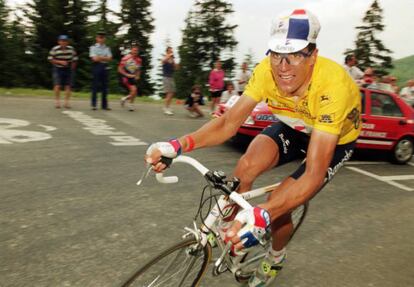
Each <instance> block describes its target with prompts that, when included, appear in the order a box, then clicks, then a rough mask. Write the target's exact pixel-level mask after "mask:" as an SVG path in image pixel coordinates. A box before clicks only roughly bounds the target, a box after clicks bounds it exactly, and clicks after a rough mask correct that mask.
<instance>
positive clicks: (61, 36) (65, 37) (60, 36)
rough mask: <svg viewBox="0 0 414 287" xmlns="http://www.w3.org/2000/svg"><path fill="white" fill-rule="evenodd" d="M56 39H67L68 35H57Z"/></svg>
mask: <svg viewBox="0 0 414 287" xmlns="http://www.w3.org/2000/svg"><path fill="white" fill-rule="evenodd" d="M58 40H66V41H67V40H69V37H68V35H59V37H58Z"/></svg>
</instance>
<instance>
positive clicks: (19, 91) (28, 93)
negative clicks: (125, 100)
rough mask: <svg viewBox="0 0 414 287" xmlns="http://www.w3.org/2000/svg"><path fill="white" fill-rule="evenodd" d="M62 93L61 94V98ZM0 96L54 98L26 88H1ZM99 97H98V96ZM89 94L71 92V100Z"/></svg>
mask: <svg viewBox="0 0 414 287" xmlns="http://www.w3.org/2000/svg"><path fill="white" fill-rule="evenodd" d="M63 95H64V92H63V91H62V92H61V96H63ZM0 96H8V97H41V98H54V94H53V91H52V90H46V89H28V88H10V89H9V88H1V87H0ZM99 96H100V95H99ZM122 96H124V95H123V94H109V96H108V99H110V100H119V99H120V98H121V97H122ZM90 97H91V93H89V92H88V93H87V92H72V98H74V99H90ZM137 101H139V102H150V103H161V101H157V100H154V99H152V98H150V97H147V96H142V97H137Z"/></svg>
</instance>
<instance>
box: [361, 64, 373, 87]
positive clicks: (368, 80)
mask: <svg viewBox="0 0 414 287" xmlns="http://www.w3.org/2000/svg"><path fill="white" fill-rule="evenodd" d="M375 82H376V77H375V72H374V69H373V68H371V67H369V68H366V69H365V71H364V76H363V77H362V85H363V86H364V87H365V86H367V85H372V84H374V83H375Z"/></svg>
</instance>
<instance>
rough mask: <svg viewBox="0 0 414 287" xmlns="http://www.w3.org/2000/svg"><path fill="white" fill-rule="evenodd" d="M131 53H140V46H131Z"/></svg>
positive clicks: (134, 54)
mask: <svg viewBox="0 0 414 287" xmlns="http://www.w3.org/2000/svg"><path fill="white" fill-rule="evenodd" d="M131 55H132V56H137V55H138V47H132V48H131Z"/></svg>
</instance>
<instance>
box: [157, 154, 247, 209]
mask: <svg viewBox="0 0 414 287" xmlns="http://www.w3.org/2000/svg"><path fill="white" fill-rule="evenodd" d="M175 163H186V164H188V165H190V166H192V167H193V168H195V169H196V170H197V171H198V172H200V173H201V174H202V175H203V176H204V177H205V178H206V179H207V180H208V181H209V182H210V183H212V184H213V186H214V187H215V188H218V189H220V190H222V191H223V192H224V193H226V194H227V195H228V196H229V197H230V199H232V200H233V201H234V202H236V203H237V204H238V205H240V206H241V207H242V208H243V209H250V208H253V207H252V206H251V204H250V203H248V202H247V201H246V200H245V199H244V198H243V196H242V195H240V194H239V193H237V192H235V191H234V190H235V189H237V187H238V185H239V182H237V184H236V186H233V184H235V182H232V181H226V180H225V175H224V173H223V172H215V171H214V172H213V171H210V170H209V169H208V168H206V167H205V166H204V165H202V164H201V163H200V162H199V161H197V160H196V159H194V158H192V157H189V156H185V155H180V156H178V157H176V158H175V159H173V161H172V164H175ZM155 178H156V179H157V181H158V182H160V183H176V182H178V177H177V176H164V175H163V173H157V174H156V175H155ZM229 184H230V185H229Z"/></svg>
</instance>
